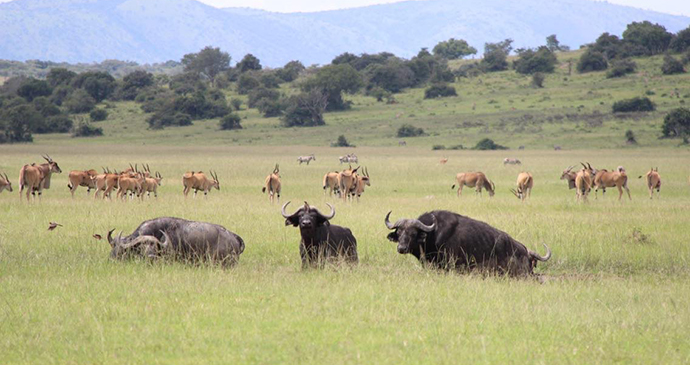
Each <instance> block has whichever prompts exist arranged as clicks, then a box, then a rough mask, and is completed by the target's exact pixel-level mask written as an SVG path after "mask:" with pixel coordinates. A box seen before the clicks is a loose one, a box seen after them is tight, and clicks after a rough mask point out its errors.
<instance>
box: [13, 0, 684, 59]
mask: <svg viewBox="0 0 690 365" xmlns="http://www.w3.org/2000/svg"><path fill="white" fill-rule="evenodd" d="M641 20H649V21H652V22H654V23H659V24H662V25H664V26H666V28H667V29H668V30H669V31H671V32H677V31H678V30H681V29H683V28H685V27H687V26H688V25H689V24H690V18H688V17H684V16H678V15H669V14H663V13H658V12H653V11H647V10H641V9H636V8H631V7H626V6H620V5H614V4H609V3H606V2H592V1H586V2H582V1H575V0H555V1H547V0H518V1H512V2H509V3H505V2H502V1H500V0H460V1H451V0H426V1H406V2H398V3H392V4H379V5H371V6H366V7H360V8H350V9H343V10H328V11H320V12H313V13H275V12H268V11H263V10H257V9H248V8H222V9H220V8H215V7H212V6H209V5H206V4H203V3H200V2H198V1H196V0H53V1H49V0H16V1H13V2H9V3H2V4H0V29H1V30H0V58H2V59H10V60H20V61H23V60H27V59H42V60H51V61H67V62H98V61H102V60H105V59H120V60H127V61H136V62H139V63H153V62H164V61H167V60H171V59H172V60H179V59H180V58H181V57H182V56H183V55H184V54H186V53H190V52H196V51H198V50H199V49H201V48H203V47H205V46H208V45H211V46H214V47H220V48H221V49H223V50H224V51H227V52H229V53H230V54H231V56H232V57H233V60H234V61H239V59H241V58H242V56H243V55H244V54H246V53H252V54H254V55H256V56H257V57H258V58H259V59H261V61H262V63H263V64H264V65H268V66H272V67H277V66H281V65H283V64H285V63H286V62H288V61H291V60H300V61H302V62H303V63H305V64H324V63H328V62H330V60H331V59H333V57H335V56H336V55H338V54H341V53H343V52H350V53H355V54H359V53H377V52H383V51H387V52H392V53H394V54H396V55H399V56H402V57H411V56H412V55H414V54H416V53H417V51H419V49H420V48H422V47H428V48H432V47H433V46H434V45H435V44H436V43H437V42H439V41H441V40H446V39H448V38H451V37H454V38H462V39H465V40H467V41H468V42H469V43H470V44H471V45H473V46H474V47H475V48H477V49H479V50H480V52H481V49H482V47H483V44H484V43H485V42H494V41H499V40H502V39H505V38H512V39H514V40H515V43H514V45H515V47H536V46H538V45H541V44H543V43H544V39H545V38H546V36H548V35H549V34H557V35H558V38H559V40H560V41H561V42H562V43H563V44H567V45H570V46H571V47H573V48H577V47H578V46H579V45H581V44H584V43H588V42H592V41H594V39H596V37H597V36H598V35H599V34H601V33H603V32H610V33H614V34H621V33H622V31H623V30H624V29H625V25H626V24H628V23H630V22H632V21H641ZM171 29H172V30H174V31H171Z"/></svg>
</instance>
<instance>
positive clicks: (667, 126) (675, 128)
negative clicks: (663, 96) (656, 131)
mask: <svg viewBox="0 0 690 365" xmlns="http://www.w3.org/2000/svg"><path fill="white" fill-rule="evenodd" d="M662 133H663V135H664V137H687V136H688V135H690V110H689V109H686V108H678V109H674V110H672V111H670V112H669V113H668V114H666V116H665V117H664V123H663V125H662Z"/></svg>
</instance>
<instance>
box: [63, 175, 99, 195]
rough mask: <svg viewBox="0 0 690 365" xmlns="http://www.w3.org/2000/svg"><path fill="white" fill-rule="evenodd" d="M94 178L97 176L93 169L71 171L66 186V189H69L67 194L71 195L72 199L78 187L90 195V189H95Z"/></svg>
mask: <svg viewBox="0 0 690 365" xmlns="http://www.w3.org/2000/svg"><path fill="white" fill-rule="evenodd" d="M96 176H98V172H97V171H96V170H94V169H91V170H84V171H80V170H72V171H70V172H69V176H68V178H69V183H68V184H67V187H68V188H69V192H70V193H71V194H72V198H74V192H75V191H77V188H78V187H80V186H83V187H85V188H86V189H87V190H86V194H87V195H88V194H91V189H96Z"/></svg>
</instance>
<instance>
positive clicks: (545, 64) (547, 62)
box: [513, 46, 558, 75]
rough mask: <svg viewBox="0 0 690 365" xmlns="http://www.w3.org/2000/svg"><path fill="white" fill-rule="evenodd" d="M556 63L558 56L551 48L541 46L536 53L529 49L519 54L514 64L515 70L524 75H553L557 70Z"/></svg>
mask: <svg viewBox="0 0 690 365" xmlns="http://www.w3.org/2000/svg"><path fill="white" fill-rule="evenodd" d="M556 63H558V59H557V58H556V55H555V54H554V53H553V52H552V51H550V50H549V48H547V47H545V46H541V47H539V48H538V49H537V50H536V51H535V50H533V49H527V50H523V51H521V52H519V55H518V59H517V60H515V61H514V62H513V68H514V69H515V71H516V72H517V73H521V74H523V75H530V74H533V73H535V72H542V73H551V72H553V71H554V70H555V69H556Z"/></svg>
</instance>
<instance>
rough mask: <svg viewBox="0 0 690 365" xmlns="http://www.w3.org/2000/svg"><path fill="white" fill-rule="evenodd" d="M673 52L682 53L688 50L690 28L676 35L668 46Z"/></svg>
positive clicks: (689, 47) (689, 45) (689, 46)
mask: <svg viewBox="0 0 690 365" xmlns="http://www.w3.org/2000/svg"><path fill="white" fill-rule="evenodd" d="M669 48H670V49H671V50H673V52H678V53H682V52H685V51H687V50H689V49H690V27H687V28H685V29H683V30H681V31H680V32H678V33H677V34H676V36H675V37H673V40H671V43H670V44H669Z"/></svg>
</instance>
